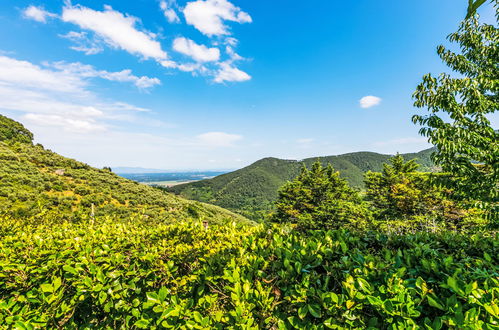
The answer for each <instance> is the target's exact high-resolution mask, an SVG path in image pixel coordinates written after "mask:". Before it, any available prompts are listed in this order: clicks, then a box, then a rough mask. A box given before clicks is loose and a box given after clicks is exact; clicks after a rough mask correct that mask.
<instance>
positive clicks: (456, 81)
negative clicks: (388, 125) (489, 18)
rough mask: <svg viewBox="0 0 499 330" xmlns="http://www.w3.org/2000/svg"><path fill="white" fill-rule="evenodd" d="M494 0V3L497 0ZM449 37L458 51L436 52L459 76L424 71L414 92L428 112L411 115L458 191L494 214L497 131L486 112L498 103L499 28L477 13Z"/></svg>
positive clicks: (498, 186) (498, 176) (498, 184)
mask: <svg viewBox="0 0 499 330" xmlns="http://www.w3.org/2000/svg"><path fill="white" fill-rule="evenodd" d="M480 2H481V1H476V2H475V4H476V5H480V4H481V3H480ZM493 2H494V6H495V7H496V8H498V7H499V1H498V0H494V1H493ZM482 3H483V1H482ZM470 5H472V3H471V2H470ZM497 18H499V11H497V10H496V19H497ZM448 39H449V40H450V41H451V42H455V43H457V44H458V45H459V47H460V50H461V52H460V53H459V54H458V53H454V52H453V51H451V50H449V49H447V48H445V47H444V46H439V47H438V49H437V52H438V55H439V56H440V58H441V59H442V60H443V61H444V63H445V64H447V65H448V66H449V67H450V68H451V69H452V70H454V71H455V72H457V73H458V76H457V77H451V76H450V75H449V74H445V73H442V74H441V75H440V76H439V77H438V78H436V77H433V76H432V75H431V74H427V75H425V76H424V77H423V82H422V83H421V84H420V85H419V86H418V87H417V89H416V92H415V93H414V95H413V97H414V98H415V103H414V105H415V106H416V107H418V108H428V111H429V112H430V114H428V115H424V116H422V115H415V116H413V122H414V123H417V124H419V125H421V126H423V127H422V128H421V129H420V133H421V134H422V135H423V136H426V137H428V140H429V142H430V143H432V144H434V145H435V146H436V152H435V153H434V155H433V160H434V161H435V162H436V163H437V164H439V165H441V166H442V169H443V170H444V171H445V172H449V173H450V174H452V175H453V177H454V179H453V180H452V181H451V182H452V184H453V188H454V189H455V192H456V194H459V195H460V196H461V197H462V198H463V199H474V200H477V201H478V202H479V203H480V204H481V205H482V207H484V208H487V209H488V210H489V211H490V213H489V214H491V215H493V216H494V214H495V216H496V215H497V207H498V194H499V132H498V131H497V130H494V128H493V127H492V125H491V123H490V120H489V117H490V116H491V114H493V113H495V112H496V111H497V110H498V109H499V95H498V91H499V65H498V62H499V30H498V28H497V27H496V26H494V25H488V24H480V23H479V21H478V15H475V16H473V17H471V18H469V19H467V20H465V21H463V22H462V23H461V26H460V28H459V30H458V31H457V32H455V33H452V34H451V35H449V37H448Z"/></svg>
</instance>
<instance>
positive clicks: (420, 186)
mask: <svg viewBox="0 0 499 330" xmlns="http://www.w3.org/2000/svg"><path fill="white" fill-rule="evenodd" d="M390 162H391V164H385V165H384V167H383V171H382V172H381V173H377V172H368V173H367V174H366V198H367V199H368V200H370V201H371V203H372V206H373V209H374V212H375V214H376V217H377V218H378V219H380V220H409V219H413V218H415V217H418V216H419V217H425V218H427V219H429V218H433V219H435V220H439V221H444V222H447V225H448V226H452V225H454V227H455V225H456V223H458V222H459V220H462V219H463V218H464V217H465V216H466V212H465V211H464V210H463V209H461V208H459V207H458V206H457V203H456V202H455V201H452V191H451V190H449V189H446V188H444V187H441V186H440V185H439V182H441V181H442V178H445V177H446V174H444V173H438V174H437V173H421V172H416V170H417V168H418V165H417V164H416V163H415V162H414V161H413V160H410V161H408V162H405V161H404V158H403V157H402V156H401V155H397V156H395V157H393V158H392V159H391V160H390Z"/></svg>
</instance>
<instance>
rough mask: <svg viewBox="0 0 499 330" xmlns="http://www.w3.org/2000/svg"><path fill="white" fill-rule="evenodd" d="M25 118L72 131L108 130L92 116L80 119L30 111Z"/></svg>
mask: <svg viewBox="0 0 499 330" xmlns="http://www.w3.org/2000/svg"><path fill="white" fill-rule="evenodd" d="M23 119H25V120H26V121H28V122H31V123H33V124H35V125H38V126H55V127H61V128H62V129H63V130H64V131H67V132H72V133H92V132H100V131H105V130H106V127H105V126H104V125H102V124H98V123H97V122H96V121H95V120H94V119H92V118H85V119H80V118H68V117H65V116H64V117H63V116H59V115H43V114H34V113H28V114H26V115H24V116H23Z"/></svg>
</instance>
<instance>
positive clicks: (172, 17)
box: [159, 0, 180, 23]
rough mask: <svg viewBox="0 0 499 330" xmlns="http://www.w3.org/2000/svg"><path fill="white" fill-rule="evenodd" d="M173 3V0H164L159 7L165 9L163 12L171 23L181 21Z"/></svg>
mask: <svg viewBox="0 0 499 330" xmlns="http://www.w3.org/2000/svg"><path fill="white" fill-rule="evenodd" d="M172 4H174V2H173V1H171V0H170V1H169V2H166V1H164V0H162V1H160V3H159V7H160V8H161V10H162V11H163V14H164V15H165V17H166V19H167V20H168V22H169V23H180V18H179V17H178V15H177V13H176V12H175V10H174V9H173V8H172Z"/></svg>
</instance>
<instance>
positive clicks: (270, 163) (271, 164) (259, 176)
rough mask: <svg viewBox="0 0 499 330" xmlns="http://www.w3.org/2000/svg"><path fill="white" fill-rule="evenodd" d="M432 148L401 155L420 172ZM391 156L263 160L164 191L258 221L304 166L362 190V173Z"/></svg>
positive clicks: (428, 167) (427, 164) (427, 165)
mask: <svg viewBox="0 0 499 330" xmlns="http://www.w3.org/2000/svg"><path fill="white" fill-rule="evenodd" d="M431 153H432V149H427V150H423V151H420V152H417V153H410V154H403V156H404V158H406V159H417V161H418V163H419V164H420V166H421V167H420V170H423V171H431V170H433V168H434V165H433V163H432V161H431V159H430V155H431ZM390 157H392V155H383V154H378V153H375V152H354V153H348V154H344V155H339V156H327V157H317V158H308V159H304V160H301V161H296V160H284V159H278V158H264V159H261V160H259V161H257V162H255V163H253V164H251V165H249V166H247V167H244V168H242V169H240V170H237V171H234V172H231V173H227V174H223V175H220V176H217V177H215V178H213V179H208V180H202V181H197V182H192V183H186V184H181V185H177V186H174V187H171V188H168V191H171V192H173V193H175V194H177V195H180V196H182V197H185V198H188V199H193V200H197V201H202V202H206V203H212V204H215V205H218V206H221V207H224V208H227V209H229V210H232V211H235V212H238V213H241V214H243V215H245V216H247V217H251V218H258V217H259V216H260V215H261V214H262V213H266V212H268V211H269V210H271V209H272V207H273V203H274V201H275V200H276V198H277V192H278V189H279V187H281V186H282V185H283V184H284V183H285V182H286V181H288V180H291V179H293V178H294V177H296V176H297V175H298V173H299V172H300V169H301V168H302V167H303V166H304V165H306V166H308V167H310V166H311V165H312V163H313V162H315V161H316V160H319V161H321V163H322V164H323V165H326V164H331V165H332V166H333V167H334V168H335V169H336V170H338V171H339V172H340V174H341V176H342V177H343V178H345V179H346V180H348V182H349V183H350V185H352V186H353V187H357V188H359V189H362V188H363V178H364V173H365V172H367V171H380V170H381V169H382V167H383V163H386V162H387V161H388V160H389V159H390Z"/></svg>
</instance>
